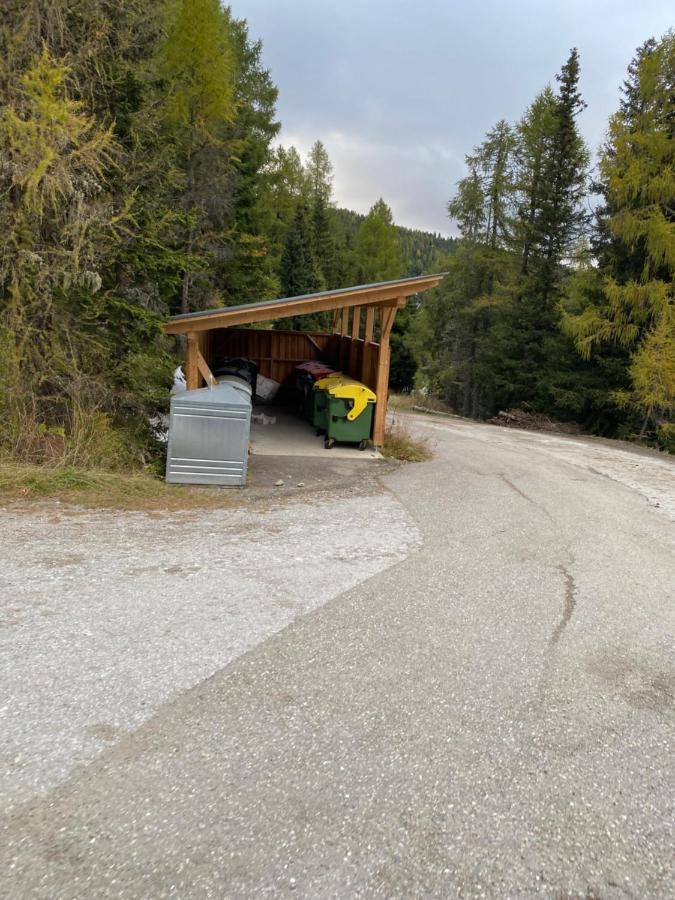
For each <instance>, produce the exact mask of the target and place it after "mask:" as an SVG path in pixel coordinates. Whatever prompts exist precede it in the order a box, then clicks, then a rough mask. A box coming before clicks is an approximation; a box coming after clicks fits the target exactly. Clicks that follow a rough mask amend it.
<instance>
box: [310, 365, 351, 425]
mask: <svg viewBox="0 0 675 900" xmlns="http://www.w3.org/2000/svg"><path fill="white" fill-rule="evenodd" d="M345 378H346V376H345V375H343V374H342V373H341V372H333V373H332V374H331V375H326V376H325V377H324V378H319V379H318V380H317V381H315V382H314V385H313V391H312V402H313V406H312V415H311V416H310V421H311V423H312V425H314V427H315V428H316V433H317V434H325V433H326V431H327V430H328V394H327V393H326V391H327V388H328V386H329V385H330V384H331V383H332V382H334V381H342V380H344V379H345Z"/></svg>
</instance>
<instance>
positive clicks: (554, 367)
mask: <svg viewBox="0 0 675 900" xmlns="http://www.w3.org/2000/svg"><path fill="white" fill-rule="evenodd" d="M579 65H580V63H579V56H578V54H577V52H576V50H573V51H572V52H571V54H570V57H569V59H568V60H567V62H566V63H565V64H564V66H563V67H562V69H561V71H560V73H559V74H558V75H557V76H556V81H555V86H554V87H553V86H546V87H545V88H544V89H543V90H542V91H541V92H540V93H539V94H538V95H537V96H536V97H535V98H534V100H533V101H532V104H531V105H530V106H529V108H528V109H527V110H525V112H524V114H523V116H522V118H521V119H520V120H519V121H518V122H516V123H514V124H510V123H508V122H506V121H503V120H502V121H500V122H498V123H497V124H496V125H495V126H494V128H492V129H491V130H490V131H489V132H488V133H487V135H486V136H485V140H484V141H483V142H482V143H481V144H480V146H478V147H476V148H475V149H474V150H473V152H472V153H470V154H469V155H468V156H467V157H466V166H467V175H466V177H465V178H464V179H463V180H462V181H460V183H459V184H458V186H457V192H456V194H455V195H454V197H453V198H452V199H451V200H450V202H449V204H448V211H449V214H450V215H451V216H452V217H453V218H454V219H456V221H457V222H458V224H459V227H460V229H461V234H462V240H461V241H460V243H459V246H458V249H457V252H456V253H455V254H454V255H453V256H452V257H451V258H450V259H449V261H448V266H449V270H450V274H449V276H448V278H446V279H445V281H444V283H443V284H442V286H440V287H439V288H438V289H437V291H436V292H435V296H434V297H433V298H431V299H430V300H429V302H427V303H425V305H424V308H423V309H422V311H421V313H420V315H419V316H418V317H417V320H416V322H415V329H416V334H415V347H416V352H417V356H418V359H419V361H420V364H421V374H422V376H423V381H424V382H425V383H426V385H427V387H428V388H429V389H430V390H431V391H432V392H433V393H436V394H437V395H439V396H440V397H442V398H444V399H445V400H446V401H447V402H448V403H450V404H451V406H453V407H454V408H456V409H457V410H459V411H460V412H462V413H463V414H465V415H469V416H474V417H478V418H484V417H487V416H490V415H492V414H494V413H495V412H497V411H498V410H500V409H506V408H508V407H521V408H524V409H528V410H534V411H537V412H544V413H547V414H549V415H553V416H556V417H559V418H562V419H571V420H574V421H576V422H579V423H581V424H582V425H583V426H584V427H586V428H589V429H591V430H594V431H599V432H601V433H604V434H611V435H616V434H621V435H624V436H634V435H637V434H639V435H641V436H648V437H650V438H652V439H654V440H656V441H657V442H658V443H660V444H661V445H662V446H666V447H669V448H671V449H675V424H674V423H673V414H674V412H675V290H674V283H673V279H674V275H675V153H674V150H675V143H674V141H673V120H674V118H675V35H674V34H673V33H672V32H671V33H669V34H667V35H666V36H665V37H664V38H663V39H662V40H660V41H656V40H650V41H647V42H646V43H645V44H644V45H643V46H641V47H640V48H639V50H638V52H637V55H636V57H635V59H634V60H633V61H632V62H631V64H630V66H629V68H628V76H627V78H626V81H625V82H624V85H623V90H622V100H621V104H620V108H619V109H618V111H617V112H616V114H615V115H614V116H613V117H612V119H611V121H610V123H609V130H608V136H607V140H606V143H605V144H604V146H603V147H602V149H601V152H600V158H599V164H598V166H597V167H594V166H593V158H592V154H591V152H590V150H589V148H587V147H586V146H585V144H584V142H583V140H582V138H581V136H580V132H579V124H578V120H579V117H580V116H581V115H583V110H584V107H585V102H584V100H583V98H582V97H581V95H580V92H579ZM598 197H599V198H600V204H599V205H597V198H598ZM594 203H595V204H596V209H595V212H594V213H592V212H591V210H592V208H593V204H594Z"/></svg>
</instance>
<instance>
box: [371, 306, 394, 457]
mask: <svg viewBox="0 0 675 900" xmlns="http://www.w3.org/2000/svg"><path fill="white" fill-rule="evenodd" d="M396 304H397V301H396V302H395V303H394V304H393V305H392V306H382V307H380V354H379V358H378V362H377V387H376V388H375V394H376V395H377V404H376V406H375V419H374V422H373V443H374V444H375V446H376V447H381V446H382V445H383V444H384V431H385V425H386V421H387V403H388V400H389V365H390V362H391V351H390V349H389V335H390V334H391V329H392V326H393V324H394V319H395V318H396V309H397V305H396Z"/></svg>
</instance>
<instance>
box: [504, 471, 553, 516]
mask: <svg viewBox="0 0 675 900" xmlns="http://www.w3.org/2000/svg"><path fill="white" fill-rule="evenodd" d="M499 477H500V478H501V480H502V481H503V482H504V484H506V485H508V486H509V487H510V488H511V490H512V491H515V492H516V494H519V495H520V496H521V497H522V498H523V500H527V502H528V503H531V504H532V506H539V504H538V503H535V501H534V500H533V499H532V497H528V496H527V494H526V493H525V491H521V489H520V488H519V487H518V486H517V485H515V484H514V483H513V482H512V481H511V479H510V478H507V476H506V475H505V474H504V473H503V472H500V473H499ZM544 511H546V510H544Z"/></svg>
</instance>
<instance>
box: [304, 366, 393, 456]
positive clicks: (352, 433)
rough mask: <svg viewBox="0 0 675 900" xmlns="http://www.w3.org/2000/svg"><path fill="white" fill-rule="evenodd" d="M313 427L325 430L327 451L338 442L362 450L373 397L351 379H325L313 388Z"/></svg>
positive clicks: (370, 419)
mask: <svg viewBox="0 0 675 900" xmlns="http://www.w3.org/2000/svg"><path fill="white" fill-rule="evenodd" d="M314 392H315V400H314V410H315V418H314V424H315V427H316V428H317V431H318V430H323V431H325V434H326V437H325V441H324V446H325V447H326V449H327V450H330V448H331V447H332V446H333V445H334V444H335V442H336V441H340V442H343V443H348V444H358V445H359V449H360V450H365V449H366V446H367V445H368V440H369V438H370V432H371V430H372V427H373V409H374V408H375V401H376V399H377V398H376V396H375V394H374V393H373V392H372V391H371V390H370V388H367V387H366V386H365V384H361V382H360V381H355V380H354V379H352V378H345V377H344V376H343V377H341V378H324V379H321V380H320V381H317V382H316V384H315V386H314Z"/></svg>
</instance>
